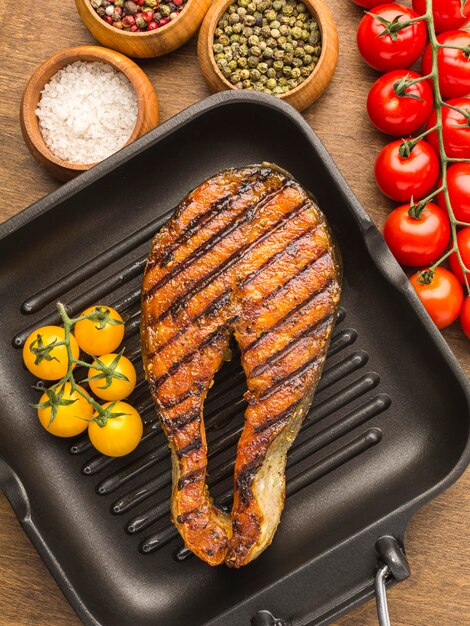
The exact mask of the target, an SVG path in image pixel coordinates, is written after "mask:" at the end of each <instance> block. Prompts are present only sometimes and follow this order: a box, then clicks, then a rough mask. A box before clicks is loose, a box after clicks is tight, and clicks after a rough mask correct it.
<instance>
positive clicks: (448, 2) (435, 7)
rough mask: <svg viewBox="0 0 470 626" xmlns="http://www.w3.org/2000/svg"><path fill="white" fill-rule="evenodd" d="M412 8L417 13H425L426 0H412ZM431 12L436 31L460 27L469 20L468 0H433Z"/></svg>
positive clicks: (441, 31) (469, 0) (469, 6)
mask: <svg viewBox="0 0 470 626" xmlns="http://www.w3.org/2000/svg"><path fill="white" fill-rule="evenodd" d="M413 9H414V10H415V11H416V13H418V14H419V15H424V14H425V13H426V0H413ZM432 13H433V16H434V29H435V31H436V33H438V34H439V33H443V32H445V31H446V30H454V29H456V28H461V27H462V26H465V24H466V23H467V22H468V21H469V20H470V0H465V1H464V6H463V8H462V1H461V0H433V2H432Z"/></svg>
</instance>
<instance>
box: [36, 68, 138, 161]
mask: <svg viewBox="0 0 470 626" xmlns="http://www.w3.org/2000/svg"><path fill="white" fill-rule="evenodd" d="M36 115H37V116H38V119H39V128H40V131H41V134H42V136H43V139H44V141H45V143H46V145H47V147H48V148H49V150H50V151H51V152H52V153H53V154H54V155H55V156H57V157H58V158H59V159H62V160H63V161H68V162H69V163H83V164H90V163H98V162H99V161H102V160H103V159H106V158H107V157H109V156H110V155H111V154H113V153H114V152H116V151H117V150H119V149H120V148H122V147H123V146H124V145H125V143H126V142H127V141H128V139H129V137H130V136H131V134H132V131H133V130H134V127H135V124H136V121H137V96H136V94H135V91H134V89H133V87H132V85H131V83H130V82H129V80H128V79H127V78H126V76H125V75H124V74H123V73H122V72H120V71H118V70H116V69H115V68H114V67H113V66H112V65H109V64H108V63H100V62H95V61H76V62H75V63H71V64H70V65H67V66H66V67H64V68H63V69H61V70H59V71H58V72H57V73H56V74H54V76H53V77H52V78H51V80H50V81H49V82H48V83H47V84H46V85H45V86H44V89H43V90H42V92H41V97H40V100H39V103H38V106H37V109H36Z"/></svg>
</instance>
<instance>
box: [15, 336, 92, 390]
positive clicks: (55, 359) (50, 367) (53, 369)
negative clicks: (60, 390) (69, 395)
mask: <svg viewBox="0 0 470 626" xmlns="http://www.w3.org/2000/svg"><path fill="white" fill-rule="evenodd" d="M64 337H65V331H64V329H63V328H62V327H60V326H41V328H38V329H37V330H34V331H33V332H32V333H31V334H30V335H29V337H28V338H27V339H26V342H25V344H24V346H23V361H24V364H25V365H26V367H27V368H28V369H29V371H30V372H31V374H33V375H34V376H37V377H38V378H43V379H44V380H58V379H59V378H62V377H63V376H65V374H66V373H67V370H68V358H67V348H66V347H65V345H62V346H57V347H54V345H55V344H57V343H60V342H61V341H63V340H64ZM70 346H71V348H72V355H73V358H74V359H78V355H79V352H80V350H79V347H78V344H77V342H76V340H75V337H74V336H73V335H72V333H70Z"/></svg>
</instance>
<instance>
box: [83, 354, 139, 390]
mask: <svg viewBox="0 0 470 626" xmlns="http://www.w3.org/2000/svg"><path fill="white" fill-rule="evenodd" d="M97 364H100V365H101V366H104V370H105V371H101V370H99V369H96V368H95V367H93V366H96V365H97ZM96 377H99V378H96ZM136 378H137V375H136V372H135V367H134V366H133V365H132V363H131V362H130V361H129V359H128V358H126V357H125V356H123V355H121V354H104V355H103V356H101V357H100V358H99V359H97V360H95V361H93V363H92V365H91V367H90V369H89V370H88V384H89V385H90V389H91V390H92V391H93V393H94V394H95V396H98V398H101V399H102V400H124V398H127V397H128V396H129V395H130V394H131V393H132V392H133V391H134V388H135V383H136Z"/></svg>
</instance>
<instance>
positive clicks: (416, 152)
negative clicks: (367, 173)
mask: <svg viewBox="0 0 470 626" xmlns="http://www.w3.org/2000/svg"><path fill="white" fill-rule="evenodd" d="M402 143H403V142H402V140H401V139H397V140H396V141H392V143H389V144H387V145H386V146H385V148H383V149H382V151H381V152H380V153H379V156H378V157H377V160H376V162H375V179H376V181H377V184H378V186H379V187H380V189H381V190H382V191H383V193H384V194H385V195H386V196H388V197H389V198H392V200H397V201H398V202H409V201H410V200H411V198H412V197H413V199H414V200H420V199H421V198H424V197H425V196H427V195H428V193H429V192H430V191H431V190H432V189H433V187H434V185H435V184H436V183H437V179H438V178H439V159H438V158H437V156H436V153H435V152H434V150H433V149H432V148H431V146H430V145H429V144H428V143H426V142H425V141H422V140H421V141H419V142H418V144H417V145H416V146H415V147H414V149H413V150H412V151H411V154H410V156H408V157H406V156H401V155H400V152H399V150H400V146H401V145H402Z"/></svg>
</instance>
